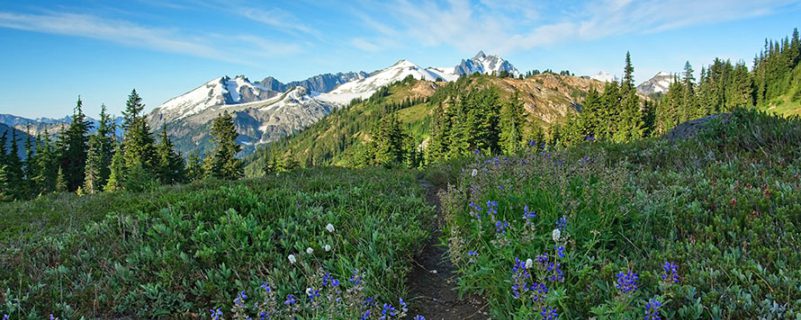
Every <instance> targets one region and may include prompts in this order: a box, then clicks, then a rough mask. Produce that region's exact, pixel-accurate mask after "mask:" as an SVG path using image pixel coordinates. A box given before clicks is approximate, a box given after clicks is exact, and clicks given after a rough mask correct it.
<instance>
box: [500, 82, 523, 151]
mask: <svg viewBox="0 0 801 320" xmlns="http://www.w3.org/2000/svg"><path fill="white" fill-rule="evenodd" d="M524 112H525V110H523V102H522V101H520V95H519V93H518V92H517V91H515V93H514V94H513V95H512V99H511V100H510V101H509V102H508V103H505V104H504V105H503V107H501V113H500V122H499V125H500V137H499V139H500V146H501V151H502V152H503V153H505V154H516V153H518V152H519V151H520V149H521V147H522V142H523V130H524V125H525V120H526V119H525V118H524V115H523V113H524Z"/></svg>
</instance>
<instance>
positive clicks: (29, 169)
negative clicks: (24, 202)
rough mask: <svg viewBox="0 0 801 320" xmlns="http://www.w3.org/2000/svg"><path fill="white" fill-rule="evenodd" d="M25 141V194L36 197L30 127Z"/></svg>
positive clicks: (34, 154)
mask: <svg viewBox="0 0 801 320" xmlns="http://www.w3.org/2000/svg"><path fill="white" fill-rule="evenodd" d="M26 132H27V139H25V161H24V165H25V167H24V168H25V170H24V171H25V190H24V192H25V194H26V195H27V196H28V197H32V196H36V194H37V193H38V192H37V190H36V180H34V177H35V176H36V162H37V160H36V156H37V154H36V145H35V143H34V140H33V135H31V126H30V125H28V126H27V130H26Z"/></svg>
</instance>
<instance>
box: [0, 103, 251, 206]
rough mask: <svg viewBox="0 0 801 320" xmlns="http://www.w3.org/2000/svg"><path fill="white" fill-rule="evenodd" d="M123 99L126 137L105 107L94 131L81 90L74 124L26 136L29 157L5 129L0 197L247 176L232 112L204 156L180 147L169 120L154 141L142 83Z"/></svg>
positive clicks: (219, 122)
mask: <svg viewBox="0 0 801 320" xmlns="http://www.w3.org/2000/svg"><path fill="white" fill-rule="evenodd" d="M125 105H126V108H125V111H123V122H122V124H121V125H122V128H121V129H122V130H123V132H124V134H123V137H122V139H119V138H118V137H117V134H116V132H117V127H116V126H117V125H116V124H115V122H114V120H113V119H112V117H111V116H110V115H109V114H108V113H107V111H106V107H105V106H102V107H101V112H100V120H99V121H98V127H97V130H96V131H94V133H92V134H90V132H91V131H92V129H94V128H92V124H91V122H90V121H88V119H87V116H86V115H85V114H84V112H83V102H82V101H81V99H80V97H79V98H78V101H77V103H76V106H75V109H74V112H73V115H72V118H71V122H70V124H69V126H67V127H65V128H62V130H61V131H60V132H59V133H58V134H57V135H53V136H51V135H50V134H49V133H48V132H47V131H45V132H44V133H43V134H41V135H37V136H36V137H35V138H34V137H32V136H30V135H28V139H27V140H26V142H25V153H26V156H25V158H24V159H22V158H20V156H19V154H18V152H19V146H18V143H17V137H16V130H10V131H11V136H12V137H11V139H12V141H11V144H10V148H9V150H6V147H5V146H6V145H7V139H8V137H7V133H8V132H6V133H4V134H3V135H2V136H0V201H10V200H15V199H30V198H34V197H37V196H39V195H44V194H49V193H54V192H77V193H78V194H92V193H97V192H116V191H121V190H129V191H134V192H136V191H143V190H149V189H152V188H154V187H156V186H158V185H167V184H177V183H186V182H190V181H194V180H198V179H203V178H207V177H213V178H218V179H237V178H240V177H242V175H243V167H242V161H241V160H240V159H238V158H236V154H237V153H238V152H239V151H240V148H241V147H240V146H239V145H238V144H237V143H236V137H237V133H236V128H235V127H234V122H233V117H232V116H231V115H230V114H228V113H227V112H224V113H222V114H221V115H220V116H219V117H218V118H216V119H215V120H214V121H213V122H212V124H211V135H212V136H213V139H214V142H215V148H214V150H213V151H212V152H211V153H210V154H208V155H207V156H206V157H205V159H201V158H200V155H198V154H197V153H192V154H190V155H189V158H188V160H185V159H184V157H183V155H182V154H181V153H179V152H177V151H175V148H174V146H173V144H172V142H171V140H170V138H169V137H168V135H167V128H166V126H164V127H162V129H161V132H160V134H159V135H158V140H159V142H158V143H156V137H155V134H154V133H153V132H152V131H151V128H150V126H149V125H148V123H147V118H146V116H145V114H144V108H145V105H144V104H143V103H142V98H141V97H140V96H139V94H138V93H137V92H136V90H133V91H132V92H131V94H130V95H129V96H128V100H127V102H126V104H125ZM53 137H55V141H53V139H52V138H53Z"/></svg>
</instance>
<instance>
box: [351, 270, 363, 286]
mask: <svg viewBox="0 0 801 320" xmlns="http://www.w3.org/2000/svg"><path fill="white" fill-rule="evenodd" d="M349 280H350V283H351V284H353V285H354V286H358V285H360V284H361V283H362V277H361V276H359V270H358V269H354V270H353V275H352V276H350V279H349Z"/></svg>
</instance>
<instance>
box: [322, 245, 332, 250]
mask: <svg viewBox="0 0 801 320" xmlns="http://www.w3.org/2000/svg"><path fill="white" fill-rule="evenodd" d="M323 250H325V252H330V251H331V245H328V244H327V245H325V246H323Z"/></svg>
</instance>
